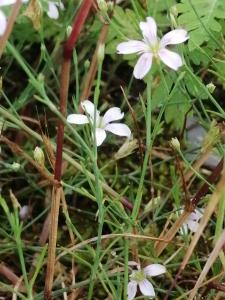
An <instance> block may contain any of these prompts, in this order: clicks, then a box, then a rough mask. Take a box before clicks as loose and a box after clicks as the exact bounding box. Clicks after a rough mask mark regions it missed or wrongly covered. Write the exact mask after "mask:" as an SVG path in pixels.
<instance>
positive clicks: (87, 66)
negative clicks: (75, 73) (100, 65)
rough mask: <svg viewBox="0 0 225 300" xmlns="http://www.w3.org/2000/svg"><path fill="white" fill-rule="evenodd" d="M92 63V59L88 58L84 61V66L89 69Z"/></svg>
mask: <svg viewBox="0 0 225 300" xmlns="http://www.w3.org/2000/svg"><path fill="white" fill-rule="evenodd" d="M90 64H91V63H90V60H88V59H86V60H85V62H84V68H85V70H88V69H89V67H90Z"/></svg>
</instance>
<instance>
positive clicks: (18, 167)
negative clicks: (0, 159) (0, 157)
mask: <svg viewBox="0 0 225 300" xmlns="http://www.w3.org/2000/svg"><path fill="white" fill-rule="evenodd" d="M20 167H21V165H20V164H19V163H17V162H13V163H12V164H11V168H12V170H13V171H15V172H17V171H19V169H20Z"/></svg>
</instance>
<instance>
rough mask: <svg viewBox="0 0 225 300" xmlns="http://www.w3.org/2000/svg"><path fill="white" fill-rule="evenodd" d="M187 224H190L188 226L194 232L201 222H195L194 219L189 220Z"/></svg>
mask: <svg viewBox="0 0 225 300" xmlns="http://www.w3.org/2000/svg"><path fill="white" fill-rule="evenodd" d="M187 226H188V228H189V229H190V231H192V232H197V230H198V227H199V223H198V222H195V221H192V220H189V221H188V222H187Z"/></svg>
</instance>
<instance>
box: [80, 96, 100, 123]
mask: <svg viewBox="0 0 225 300" xmlns="http://www.w3.org/2000/svg"><path fill="white" fill-rule="evenodd" d="M81 106H82V108H83V110H84V111H85V112H86V113H88V114H89V116H90V117H91V118H92V119H94V111H95V106H94V104H93V103H92V102H91V101H89V100H84V101H82V102H81ZM96 115H97V117H96V121H97V120H98V118H99V111H98V110H97V109H96Z"/></svg>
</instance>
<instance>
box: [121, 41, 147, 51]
mask: <svg viewBox="0 0 225 300" xmlns="http://www.w3.org/2000/svg"><path fill="white" fill-rule="evenodd" d="M116 49H117V53H118V54H132V53H140V52H143V51H145V50H147V45H146V44H145V43H144V42H141V41H135V40H130V41H128V42H123V43H120V44H119V45H118V46H117V48H116Z"/></svg>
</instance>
